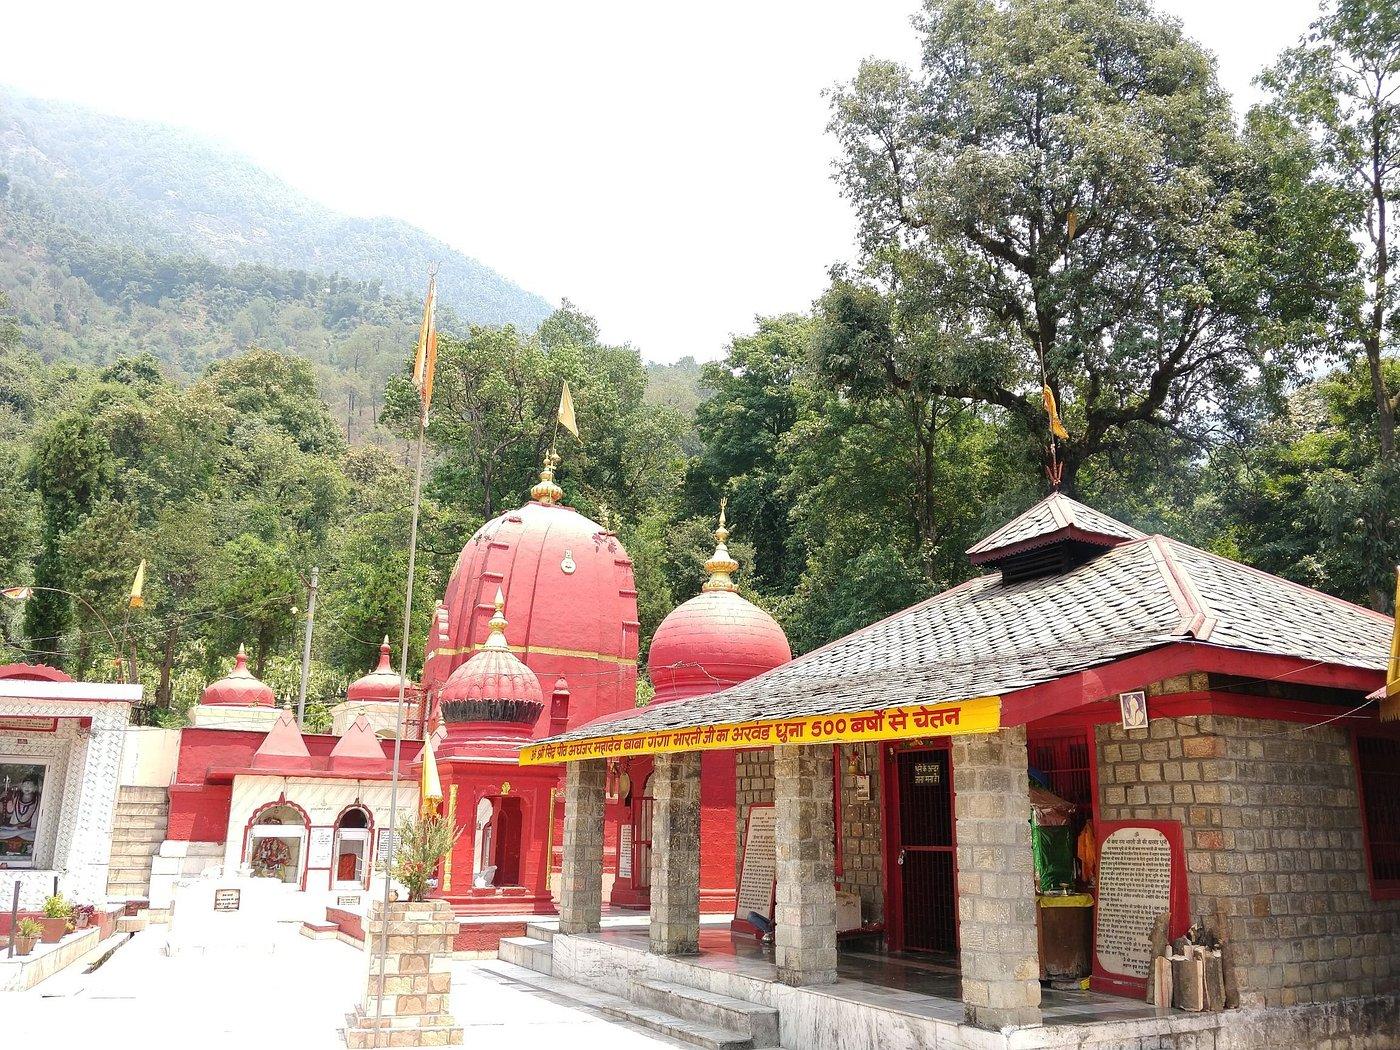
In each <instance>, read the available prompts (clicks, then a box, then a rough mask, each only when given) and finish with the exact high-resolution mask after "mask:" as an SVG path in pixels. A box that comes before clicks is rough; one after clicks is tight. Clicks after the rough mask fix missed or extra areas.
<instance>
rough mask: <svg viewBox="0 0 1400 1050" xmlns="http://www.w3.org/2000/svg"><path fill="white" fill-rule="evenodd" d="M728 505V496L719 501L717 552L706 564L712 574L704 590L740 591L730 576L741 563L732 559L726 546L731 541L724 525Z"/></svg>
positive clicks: (716, 531)
mask: <svg viewBox="0 0 1400 1050" xmlns="http://www.w3.org/2000/svg"><path fill="white" fill-rule="evenodd" d="M728 505H729V497H728V496H725V497H724V498H723V499H721V500H720V501H719V528H717V529H715V552H714V553H713V554H711V555H710V560H709V561H707V562H706V563H705V571H706V572H708V573H709V574H710V578H709V579H708V580H706V581H705V586H704V587H703V588H701V589H702V590H706V591H737V590H738V589H739V588H738V587H737V586H735V584H734V581H733V580H732V579H730V576H729V574H730V573H732V572H734V571H735V570H736V569H738V568H739V563H738V562H737V561H735V560H734V559H733V558H732V557H730V555H729V548H728V547H726V546H725V542H726V541H727V540H728V539H729V529H727V528H726V527H725V524H724V512H725V509H726V508H727V507H728Z"/></svg>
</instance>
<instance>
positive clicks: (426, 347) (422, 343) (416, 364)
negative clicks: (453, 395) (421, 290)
mask: <svg viewBox="0 0 1400 1050" xmlns="http://www.w3.org/2000/svg"><path fill="white" fill-rule="evenodd" d="M436 367H437V274H433V275H432V276H431V277H429V278H428V298H427V299H425V300H424V301H423V324H422V326H421V327H420V328H419V329H418V352H417V353H416V354H415V355H414V357H413V385H414V386H416V387H417V388H418V396H419V397H420V398H422V401H423V418H424V419H427V418H428V406H429V405H431V404H432V402H433V370H434V369H435V368H436Z"/></svg>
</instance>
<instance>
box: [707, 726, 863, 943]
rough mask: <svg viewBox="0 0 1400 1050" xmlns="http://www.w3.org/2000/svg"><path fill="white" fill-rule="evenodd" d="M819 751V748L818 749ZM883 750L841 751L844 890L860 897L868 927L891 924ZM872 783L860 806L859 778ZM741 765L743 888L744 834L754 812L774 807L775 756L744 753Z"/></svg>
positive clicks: (738, 867) (738, 864) (849, 747)
mask: <svg viewBox="0 0 1400 1050" xmlns="http://www.w3.org/2000/svg"><path fill="white" fill-rule="evenodd" d="M812 746H819V745H812ZM880 756H881V747H880V745H879V744H878V743H871V744H843V745H841V849H842V871H843V875H842V877H841V878H839V879H837V882H839V883H840V885H841V888H842V889H844V890H850V891H851V892H852V893H858V894H860V903H861V915H862V918H863V919H864V920H865V921H866V922H883V921H884V918H885V831H884V827H885V826H884V818H883V816H882V802H881V790H882V785H881V775H882V770H881V765H880ZM852 757H854V758H855V759H856V763H857V767H858V771H859V772H863V773H865V774H867V775H868V776H869V777H870V801H869V802H859V801H857V800H856V776H857V775H858V774H857V773H853V772H851V759H852ZM736 758H737V760H736V763H735V777H736V784H735V801H736V805H735V814H734V818H735V820H734V841H735V871H734V880H735V882H734V884H735V885H736V886H737V885H738V884H739V883H738V880H739V875H740V872H741V871H742V870H743V864H744V828H745V827H747V825H748V819H749V809H750V808H752V807H753V806H754V805H767V804H771V803H772V802H773V752H772V751H771V750H768V749H763V750H756V751H740V752H738V753H737V756H736Z"/></svg>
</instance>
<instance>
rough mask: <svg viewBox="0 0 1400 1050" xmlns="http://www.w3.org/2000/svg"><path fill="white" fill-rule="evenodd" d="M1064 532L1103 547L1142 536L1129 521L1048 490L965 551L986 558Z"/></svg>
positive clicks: (1033, 544)
mask: <svg viewBox="0 0 1400 1050" xmlns="http://www.w3.org/2000/svg"><path fill="white" fill-rule="evenodd" d="M1064 535H1074V536H1077V537H1078V538H1081V539H1085V540H1089V541H1091V542H1095V541H1097V542H1099V543H1100V544H1101V545H1102V546H1105V547H1112V546H1115V545H1116V544H1118V543H1122V542H1123V541H1125V540H1140V539H1142V537H1143V534H1142V533H1141V532H1138V530H1137V529H1135V528H1133V527H1132V526H1131V525H1125V524H1123V522H1121V521H1118V520H1117V519H1116V518H1110V517H1109V516H1108V515H1107V514H1102V513H1100V512H1099V511H1097V510H1095V509H1094V508H1093V507H1087V506H1085V505H1084V504H1083V503H1080V502H1079V501H1078V500H1072V499H1070V498H1069V497H1068V496H1066V495H1063V494H1062V493H1059V492H1052V493H1051V494H1050V495H1048V496H1046V497H1045V498H1044V499H1043V500H1041V501H1040V502H1039V503H1037V504H1036V505H1035V506H1034V507H1032V508H1031V509H1030V510H1028V511H1026V512H1025V513H1024V514H1021V515H1018V516H1017V517H1015V518H1012V519H1011V520H1010V521H1009V522H1007V523H1006V524H1005V525H1003V526H1002V527H1001V528H999V529H997V530H996V532H994V533H992V534H991V535H990V536H985V537H983V538H982V539H980V540H978V541H977V542H976V543H974V544H973V545H972V546H971V547H969V548H968V549H967V554H968V556H969V557H971V558H972V560H973V561H978V562H980V561H988V560H991V558H993V557H994V556H995V555H996V553H997V552H999V551H1003V550H1007V549H1008V548H1012V547H1015V548H1018V549H1019V548H1025V547H1032V546H1036V545H1037V544H1036V542H1035V541H1037V540H1043V541H1044V542H1046V543H1049V542H1051V541H1052V540H1054V539H1057V538H1058V537H1060V536H1064Z"/></svg>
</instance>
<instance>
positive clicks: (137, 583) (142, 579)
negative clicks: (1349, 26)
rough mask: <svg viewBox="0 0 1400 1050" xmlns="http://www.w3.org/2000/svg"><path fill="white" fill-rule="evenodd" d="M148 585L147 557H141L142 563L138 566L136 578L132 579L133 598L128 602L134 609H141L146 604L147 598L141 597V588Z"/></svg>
mask: <svg viewBox="0 0 1400 1050" xmlns="http://www.w3.org/2000/svg"><path fill="white" fill-rule="evenodd" d="M145 586H146V559H145V558H142V559H141V564H140V565H138V566H136V579H134V580H132V581H131V599H130V601H128V602H127V603H126V604H127V606H128V607H130V608H132V609H139V608H141V607H142V606H143V605H145V604H146V600H145V599H144V598H142V597H141V589H142V588H143V587H145Z"/></svg>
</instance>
